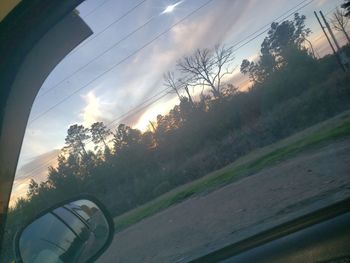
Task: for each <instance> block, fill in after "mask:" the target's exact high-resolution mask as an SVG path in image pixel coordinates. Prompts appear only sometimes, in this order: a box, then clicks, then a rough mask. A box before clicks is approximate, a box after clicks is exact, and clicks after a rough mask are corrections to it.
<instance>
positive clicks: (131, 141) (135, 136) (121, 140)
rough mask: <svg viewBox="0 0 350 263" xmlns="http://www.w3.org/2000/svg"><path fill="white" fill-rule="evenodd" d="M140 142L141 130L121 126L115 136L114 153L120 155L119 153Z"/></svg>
mask: <svg viewBox="0 0 350 263" xmlns="http://www.w3.org/2000/svg"><path fill="white" fill-rule="evenodd" d="M140 140H141V132H140V131H139V130H137V129H133V128H130V127H129V126H127V125H125V124H119V126H118V128H117V130H116V132H115V133H114V134H113V142H114V151H115V153H116V154H118V152H120V151H122V150H124V149H126V148H129V147H131V146H134V145H135V144H137V143H139V142H140Z"/></svg>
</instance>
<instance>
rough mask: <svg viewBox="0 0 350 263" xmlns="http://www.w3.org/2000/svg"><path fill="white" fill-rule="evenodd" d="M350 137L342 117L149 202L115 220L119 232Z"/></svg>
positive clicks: (347, 123) (349, 124)
mask: <svg viewBox="0 0 350 263" xmlns="http://www.w3.org/2000/svg"><path fill="white" fill-rule="evenodd" d="M349 135H350V117H349V115H347V116H345V117H341V118H340V121H339V120H337V122H335V123H334V122H331V123H330V124H328V125H327V126H320V127H318V129H317V130H316V131H314V130H313V131H312V132H310V133H306V134H305V133H303V134H302V136H299V138H298V139H297V140H294V141H293V142H291V143H289V144H284V145H283V144H282V146H280V147H276V148H273V149H270V150H269V151H268V152H265V153H264V154H262V155H260V156H257V157H256V158H254V159H252V160H249V161H247V162H245V163H239V162H238V164H236V165H235V163H236V162H234V163H233V164H230V165H228V166H226V167H224V168H222V169H220V170H218V171H215V172H213V173H210V174H209V175H207V176H205V177H203V178H201V179H198V180H196V181H194V182H191V183H189V184H186V185H183V186H180V187H178V188H175V189H174V190H172V191H170V192H168V193H166V194H164V195H162V196H160V197H158V198H156V199H155V200H153V201H151V202H148V203H146V204H144V205H142V206H140V207H138V208H135V209H134V210H131V211H129V212H127V213H125V214H123V215H121V216H119V217H116V218H114V224H115V229H116V232H118V231H121V230H123V229H125V228H127V227H129V226H131V225H133V224H135V223H137V222H139V221H141V220H142V219H144V218H147V217H149V216H152V215H154V214H156V213H158V212H160V211H162V210H164V209H166V208H168V207H170V206H171V205H174V204H176V203H179V202H181V201H183V200H185V199H187V198H189V197H191V196H194V195H198V194H204V193H207V192H209V191H212V190H214V189H217V188H219V187H222V186H223V185H226V184H228V183H231V182H233V181H235V180H237V179H238V178H241V177H243V176H247V175H250V174H254V173H256V172H258V171H260V170H262V169H263V168H266V167H268V166H271V165H273V164H275V163H277V162H280V161H282V160H286V159H288V158H290V157H293V156H295V155H297V154H299V153H301V152H304V151H306V150H309V149H312V148H314V147H320V146H322V145H325V144H327V143H329V142H331V141H334V140H337V139H341V138H344V137H347V136H349Z"/></svg>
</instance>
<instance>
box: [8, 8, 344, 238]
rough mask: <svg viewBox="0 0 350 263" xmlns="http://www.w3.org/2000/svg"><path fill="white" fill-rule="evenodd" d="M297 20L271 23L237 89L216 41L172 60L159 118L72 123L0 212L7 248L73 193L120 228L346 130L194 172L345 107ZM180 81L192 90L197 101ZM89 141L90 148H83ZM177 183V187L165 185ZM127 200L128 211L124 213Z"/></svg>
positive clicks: (331, 64) (336, 74)
mask: <svg viewBox="0 0 350 263" xmlns="http://www.w3.org/2000/svg"><path fill="white" fill-rule="evenodd" d="M304 21H305V16H300V15H299V14H296V15H295V17H294V20H292V21H285V22H282V23H280V24H279V23H273V24H272V25H271V29H270V31H269V32H268V34H267V36H266V38H265V40H264V41H263V43H262V45H261V54H260V56H259V58H258V59H257V60H256V61H248V60H243V62H242V64H241V71H242V73H244V74H247V75H248V76H249V78H250V79H251V81H252V85H251V87H250V88H249V89H248V90H246V91H240V90H238V89H237V88H236V87H235V86H234V85H233V84H232V83H230V82H229V81H228V82H225V81H224V80H225V76H226V75H228V74H229V73H230V72H231V67H230V66H231V62H232V60H233V51H232V48H231V47H225V46H216V47H214V48H212V49H210V48H209V49H202V50H197V51H196V52H195V53H194V54H193V55H192V56H189V57H185V58H183V59H181V60H180V61H179V62H178V67H177V69H178V70H177V71H176V72H169V73H166V74H165V84H166V85H167V86H168V87H170V88H171V89H172V90H173V91H174V92H176V94H177V95H178V97H179V104H178V105H176V106H175V107H174V108H173V109H172V110H171V111H170V112H169V113H168V114H167V115H164V116H163V115H159V116H158V117H157V121H156V123H154V124H153V123H152V126H153V129H152V130H149V131H146V132H143V133H142V132H141V131H139V130H137V129H134V128H132V127H128V126H127V125H125V124H120V125H119V126H118V127H117V129H116V130H114V131H110V130H109V129H108V128H107V127H106V125H105V124H103V123H101V122H98V123H95V124H93V125H92V126H91V127H90V128H87V127H83V126H82V125H78V124H75V125H72V126H71V127H70V128H69V129H68V131H67V137H66V139H65V142H66V146H65V147H64V149H63V151H62V154H61V155H60V156H59V157H58V165H57V167H50V168H49V169H48V177H47V181H44V182H41V183H37V182H35V181H34V180H32V181H31V183H30V185H29V189H28V193H27V198H25V199H24V198H21V199H19V200H17V203H16V206H15V207H14V208H12V209H11V211H10V212H9V216H8V226H7V232H6V235H7V238H5V240H7V243H8V244H9V245H11V242H9V240H11V239H12V237H13V235H14V233H15V231H16V229H18V228H19V227H20V226H21V225H22V224H23V223H25V222H27V221H28V220H30V219H31V218H32V217H33V216H35V214H36V213H37V212H38V211H40V210H42V209H45V208H46V207H48V206H50V205H51V204H52V203H54V202H56V201H58V200H62V199H67V198H69V197H71V196H74V195H76V194H77V193H89V194H92V195H94V196H96V197H97V198H98V199H100V200H101V201H102V202H103V203H104V204H105V205H106V206H107V208H108V209H109V211H110V212H111V213H112V215H113V216H121V215H123V214H124V216H121V217H118V219H117V220H116V225H117V228H123V227H126V226H128V225H130V224H132V223H134V222H137V221H138V220H140V219H142V218H144V217H146V216H148V215H151V214H154V213H156V212H157V211H160V210H162V209H164V208H166V207H169V206H170V205H172V204H174V203H176V202H179V201H181V200H183V199H185V198H187V197H189V196H191V195H193V194H196V193H201V192H203V191H208V190H210V189H213V188H216V187H218V186H221V185H222V184H225V183H229V182H232V180H234V178H236V177H237V176H241V175H247V174H250V173H252V172H253V171H256V170H259V169H261V168H263V167H265V166H266V165H270V164H273V163H274V162H276V161H278V160H281V159H283V158H286V157H287V156H290V155H291V154H296V153H298V152H300V151H301V150H303V149H305V148H307V147H310V146H312V145H316V144H319V143H320V142H322V141H324V140H329V139H332V138H338V137H341V136H344V135H347V134H349V129H350V128H349V122H346V123H345V124H344V125H343V126H339V127H336V128H334V129H332V130H330V131H327V132H320V133H316V134H314V135H312V136H310V137H306V138H304V139H302V140H300V141H298V142H296V143H294V144H291V145H289V146H286V147H283V148H280V149H277V150H275V151H273V152H271V153H269V154H268V155H266V156H263V157H261V158H258V159H256V160H254V161H252V162H250V163H248V164H245V165H241V166H237V167H233V168H232V167H231V168H227V169H224V170H220V171H219V172H217V173H214V174H211V176H208V177H203V176H205V175H207V174H209V173H211V172H213V171H216V170H218V169H220V168H223V167H225V166H227V165H228V164H230V163H232V162H233V161H235V160H237V159H238V158H239V157H241V156H243V155H246V154H247V153H249V152H251V151H252V150H254V149H257V148H260V147H263V146H266V145H270V144H272V143H274V142H277V141H279V140H281V139H283V138H286V137H287V136H290V135H291V134H294V133H296V132H297V131H300V130H303V129H305V128H306V127H309V126H311V125H313V124H315V123H318V122H320V121H323V120H326V119H328V118H330V117H332V116H335V115H336V114H338V113H340V112H343V111H344V110H347V109H349V108H350V103H349V101H350V76H349V74H347V73H343V72H342V71H341V69H339V68H338V65H337V61H336V59H335V57H334V56H333V55H329V56H326V57H324V58H321V59H316V58H315V56H314V55H313V51H312V49H310V48H307V46H308V40H307V37H308V35H309V34H310V30H309V29H308V28H305V25H304ZM345 51H346V52H349V47H346V48H345ZM189 87H191V89H192V88H193V89H196V90H197V91H198V90H200V91H201V95H200V96H199V98H198V97H197V96H193V95H191V93H190V89H189ZM89 140H91V141H92V142H93V143H94V146H95V148H94V151H92V150H89V149H88V147H86V145H87V143H88V142H89ZM202 177H203V178H202ZM199 178H202V179H199ZM198 179H199V180H198ZM195 180H196V181H195ZM193 181H195V182H194V183H193V184H189V185H188V184H187V183H189V182H193ZM185 184H186V185H185ZM181 185H185V186H184V187H183V188H177V189H176V190H173V191H171V190H172V189H174V188H176V187H178V186H181ZM169 191H170V192H169ZM165 193H167V194H165ZM163 194H165V195H163ZM161 195H163V196H161ZM160 196H161V197H160ZM157 198H158V199H157ZM151 200H154V201H152V202H151V203H149V204H147V205H145V206H142V205H144V204H146V203H148V202H150V201H151ZM136 207H140V208H139V209H138V210H136V212H134V211H135V210H134V211H133V212H130V213H127V212H128V211H131V210H132V209H135V208H136Z"/></svg>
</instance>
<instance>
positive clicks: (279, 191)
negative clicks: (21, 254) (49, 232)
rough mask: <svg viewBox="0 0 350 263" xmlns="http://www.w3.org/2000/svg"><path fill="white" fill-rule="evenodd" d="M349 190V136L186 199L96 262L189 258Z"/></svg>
mask: <svg viewBox="0 0 350 263" xmlns="http://www.w3.org/2000/svg"><path fill="white" fill-rule="evenodd" d="M348 196H350V139H346V140H342V141H338V142H335V143H332V144H330V145H328V146H325V147H323V148H321V149H318V150H313V151H309V152H305V153H303V154H301V155H299V156H297V157H294V158H292V159H289V160H287V161H284V162H282V163H279V164H277V165H275V166H273V167H270V168H267V169H264V170H263V171H261V172H259V173H256V174H254V175H251V176H248V177H246V178H244V179H241V180H240V181H237V182H234V183H232V184H230V185H227V186H225V187H223V188H221V189H218V190H216V191H214V192H211V193H209V194H207V195H203V196H197V197H194V198H191V199H188V200H186V201H184V202H182V203H180V204H177V205H175V206H172V207H170V208H168V209H167V210H164V211H162V212H160V213H158V214H156V215H154V216H152V217H149V218H147V219H145V220H143V221H141V222H139V223H137V224H135V225H133V226H131V227H129V228H127V229H125V230H123V231H122V232H119V233H117V234H116V235H115V237H114V240H113V243H112V244H111V246H110V247H109V249H108V250H107V251H106V253H105V254H104V255H103V256H102V257H101V258H100V260H99V261H98V262H162V263H163V262H187V261H188V260H190V259H193V258H196V257H198V256H200V255H203V254H206V253H209V252H210V251H213V250H216V249H218V248H221V247H223V246H225V245H228V244H230V243H232V242H235V241H238V240H241V239H242V238H245V237H247V236H249V235H252V234H253V233H257V232H259V231H261V230H263V229H266V228H268V227H271V226H274V225H276V224H279V223H281V222H284V221H286V220H289V219H291V218H293V217H296V216H299V215H301V214H303V213H307V212H309V211H310V210H313V209H317V208H319V207H322V206H324V205H327V204H329V203H332V202H334V201H336V200H340V199H343V198H345V197H348Z"/></svg>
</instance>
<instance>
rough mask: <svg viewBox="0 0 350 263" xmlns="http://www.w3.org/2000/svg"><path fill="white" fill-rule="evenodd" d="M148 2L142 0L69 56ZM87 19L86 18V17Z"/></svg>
mask: <svg viewBox="0 0 350 263" xmlns="http://www.w3.org/2000/svg"><path fill="white" fill-rule="evenodd" d="M146 1H147V0H142V1H140V2H139V3H137V4H136V5H134V6H133V7H131V8H130V9H129V10H128V11H126V12H125V13H124V14H123V15H121V16H120V17H118V18H117V19H116V20H113V21H112V23H110V24H108V25H107V26H106V27H105V28H104V29H102V30H101V31H99V32H98V33H96V34H93V35H92V36H91V37H90V38H88V39H86V40H85V41H84V42H83V43H81V44H80V45H79V46H78V47H77V48H75V49H74V50H73V51H72V52H70V53H69V54H68V56H70V55H72V54H74V53H75V52H77V51H78V50H79V49H80V48H82V47H83V46H85V45H86V44H87V43H89V42H90V41H91V40H93V39H95V38H96V37H98V36H99V35H101V34H103V33H104V32H105V31H106V30H108V29H109V28H110V27H112V26H114V25H115V24H117V23H119V22H120V21H121V20H122V19H123V18H125V17H127V16H128V15H129V14H130V13H132V12H133V11H134V10H135V9H137V8H138V7H139V6H140V5H142V4H143V3H144V2H146ZM84 18H85V17H84Z"/></svg>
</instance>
